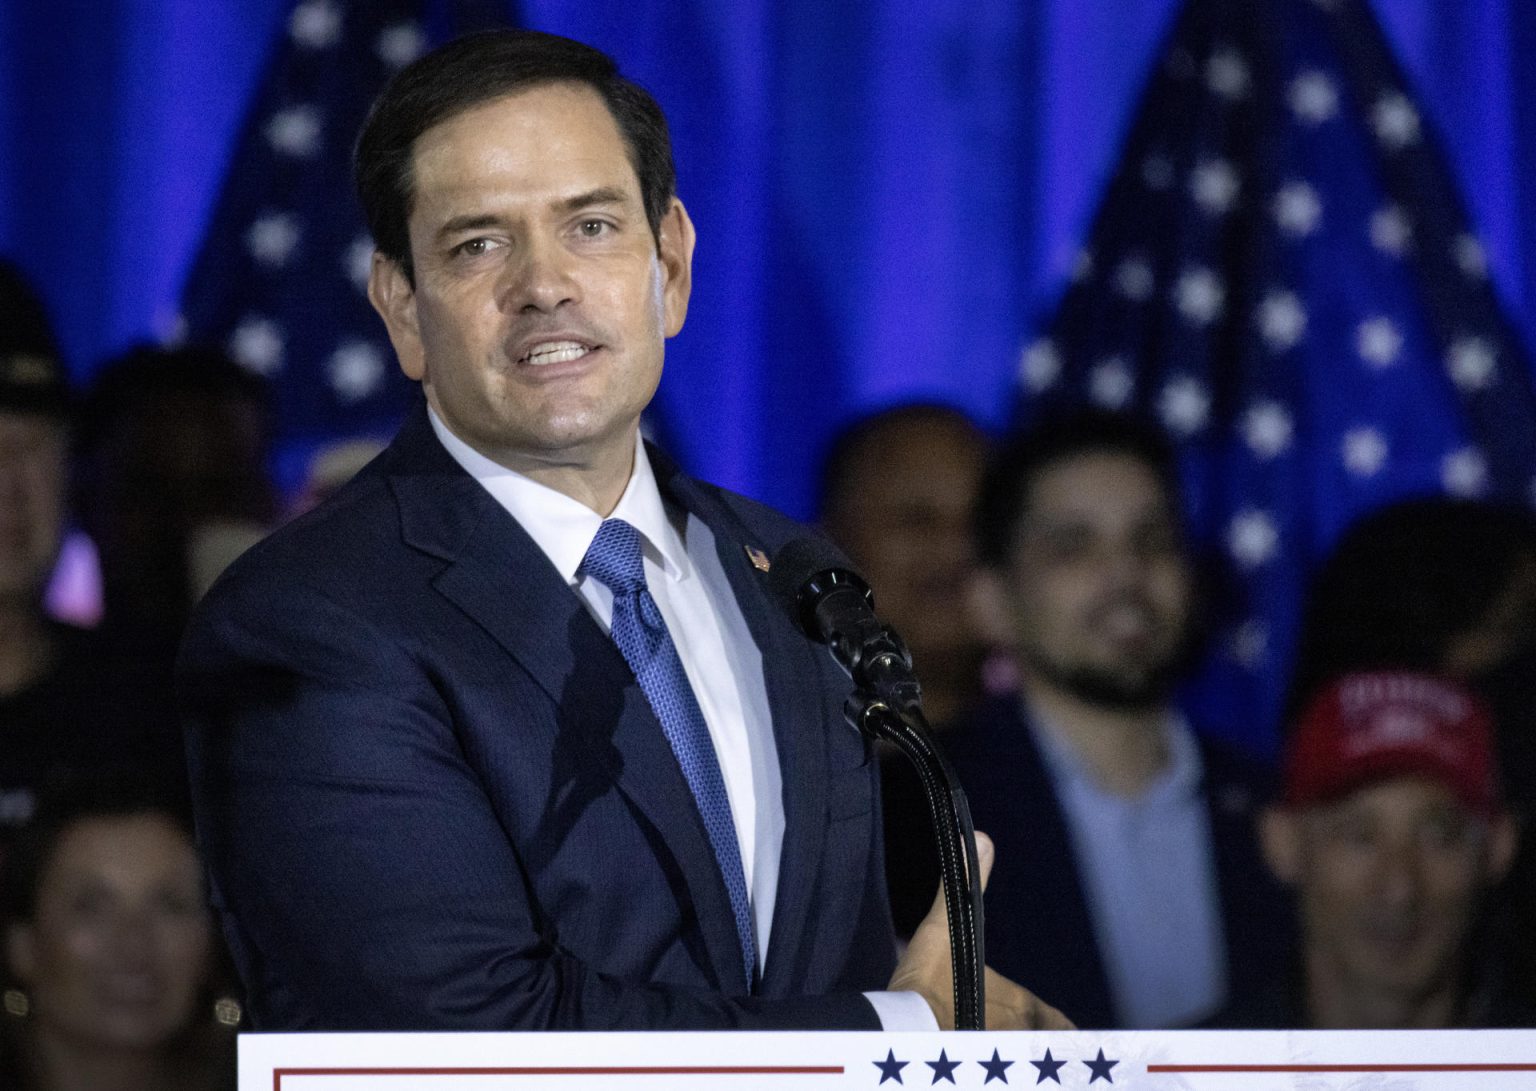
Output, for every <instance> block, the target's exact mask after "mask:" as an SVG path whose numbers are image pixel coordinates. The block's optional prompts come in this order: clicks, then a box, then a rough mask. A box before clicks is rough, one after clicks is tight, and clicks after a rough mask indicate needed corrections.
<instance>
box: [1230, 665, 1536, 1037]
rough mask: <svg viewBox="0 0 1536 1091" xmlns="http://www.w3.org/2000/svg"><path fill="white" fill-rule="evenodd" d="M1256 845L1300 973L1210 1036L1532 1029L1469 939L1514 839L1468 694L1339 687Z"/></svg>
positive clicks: (1300, 732)
mask: <svg viewBox="0 0 1536 1091" xmlns="http://www.w3.org/2000/svg"><path fill="white" fill-rule="evenodd" d="M1262 835H1263V845H1264V853H1265V856H1266V858H1267V859H1268V861H1269V864H1270V867H1271V868H1272V869H1273V870H1274V872H1275V874H1276V875H1278V876H1279V877H1280V879H1281V880H1283V881H1284V882H1285V883H1287V884H1288V885H1290V886H1291V887H1292V888H1293V889H1294V890H1295V891H1296V895H1297V900H1298V910H1299V913H1298V916H1299V923H1300V930H1301V934H1300V943H1299V955H1300V957H1299V960H1298V961H1299V965H1298V966H1297V973H1296V974H1295V976H1294V977H1293V979H1292V980H1291V981H1289V982H1285V983H1283V984H1280V985H1277V986H1276V987H1275V988H1273V989H1271V990H1269V991H1267V992H1265V993H1261V994H1258V995H1255V996H1249V997H1242V998H1239V1000H1238V1002H1237V1004H1235V1005H1234V1006H1233V1008H1232V1009H1231V1010H1230V1011H1229V1012H1228V1013H1227V1015H1226V1016H1225V1017H1224V1018H1221V1019H1218V1020H1217V1021H1216V1025H1219V1026H1247V1027H1261V1026H1262V1027H1311V1028H1319V1029H1350V1028H1354V1029H1371V1028H1405V1029H1419V1028H1433V1027H1496V1026H1531V1025H1536V1023H1533V1019H1536V1012H1532V1011H1531V1010H1529V1009H1528V1008H1526V1007H1525V1006H1523V1005H1521V1004H1519V1003H1517V1002H1516V1001H1514V999H1513V998H1511V997H1510V996H1509V995H1508V994H1507V993H1506V992H1505V991H1504V990H1503V989H1502V988H1501V987H1500V984H1499V982H1498V980H1497V978H1496V975H1494V974H1492V973H1490V972H1489V969H1490V968H1489V967H1487V966H1485V965H1483V963H1484V962H1485V961H1486V960H1485V959H1481V958H1479V952H1478V950H1477V946H1476V944H1475V943H1474V942H1473V940H1474V935H1475V933H1476V929H1477V924H1478V919H1479V910H1480V908H1481V906H1482V903H1483V900H1484V897H1485V895H1486V894H1487V893H1488V892H1489V890H1490V889H1491V888H1492V887H1494V886H1495V885H1496V884H1497V883H1498V882H1499V880H1500V879H1501V878H1502V877H1503V876H1504V873H1505V871H1506V870H1507V869H1508V867H1509V863H1510V860H1511V859H1512V857H1513V855H1514V850H1515V839H1516V832H1515V825H1514V822H1513V820H1512V819H1511V818H1510V817H1509V815H1508V813H1507V811H1506V810H1505V807H1504V804H1503V800H1502V798H1501V794H1500V788H1499V780H1498V771H1497V769H1496V767H1495V761H1494V756H1493V735H1492V728H1491V725H1490V721H1489V717H1488V713H1487V711H1486V710H1485V709H1484V708H1483V707H1482V705H1481V704H1480V703H1479V702H1478V700H1477V699H1476V698H1475V697H1473V696H1472V695H1471V694H1470V693H1468V692H1467V691H1466V690H1464V689H1462V688H1461V687H1459V686H1458V685H1456V684H1455V683H1452V682H1450V681H1447V680H1444V679H1440V678H1437V677H1434V676H1431V675H1425V674H1413V673H1408V672H1401V671H1397V672H1375V673H1365V674H1349V675H1345V676H1343V677H1342V678H1340V679H1338V680H1336V681H1335V682H1334V683H1333V684H1331V685H1329V686H1328V687H1327V688H1325V689H1324V690H1323V691H1322V692H1321V693H1320V694H1318V695H1317V696H1316V697H1315V698H1314V699H1313V700H1312V702H1311V703H1310V705H1308V707H1307V708H1306V710H1305V712H1304V713H1303V714H1302V717H1301V721H1300V723H1299V724H1298V725H1297V727H1296V730H1295V733H1294V734H1293V736H1292V738H1291V742H1290V746H1289V748H1288V752H1287V754H1286V762H1285V772H1284V795H1283V797H1282V799H1281V801H1280V802H1279V804H1278V805H1277V806H1275V807H1272V808H1270V809H1269V810H1268V811H1267V812H1266V814H1265V815H1264V818H1263V825H1262Z"/></svg>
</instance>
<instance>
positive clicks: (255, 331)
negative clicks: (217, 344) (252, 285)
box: [229, 318, 283, 376]
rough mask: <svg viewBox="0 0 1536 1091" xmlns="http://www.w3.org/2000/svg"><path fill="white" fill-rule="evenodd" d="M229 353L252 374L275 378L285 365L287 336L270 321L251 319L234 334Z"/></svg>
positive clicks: (236, 328) (231, 337) (236, 329)
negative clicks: (284, 356) (284, 347)
mask: <svg viewBox="0 0 1536 1091" xmlns="http://www.w3.org/2000/svg"><path fill="white" fill-rule="evenodd" d="M229 354H230V355H231V356H233V357H234V358H235V360H236V362H237V363H239V364H240V365H241V366H242V367H244V368H246V369H247V370H248V371H254V372H255V373H256V374H258V375H267V376H271V375H275V374H276V373H277V372H278V371H280V370H281V369H282V366H283V333H282V330H280V329H279V328H278V326H277V323H276V322H273V321H272V320H271V319H268V318H247V319H246V320H245V321H244V322H241V323H240V325H238V326H236V327H235V332H234V333H233V334H231V335H230V339H229Z"/></svg>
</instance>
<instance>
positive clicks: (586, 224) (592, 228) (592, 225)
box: [576, 220, 608, 239]
mask: <svg viewBox="0 0 1536 1091" xmlns="http://www.w3.org/2000/svg"><path fill="white" fill-rule="evenodd" d="M576 230H578V231H579V232H581V234H582V235H583V236H584V237H585V238H589V239H595V238H597V237H598V236H599V235H601V234H603V233H604V232H606V231H607V230H608V221H607V220H582V221H581V223H580V224H579V225H578V226H577V228H576Z"/></svg>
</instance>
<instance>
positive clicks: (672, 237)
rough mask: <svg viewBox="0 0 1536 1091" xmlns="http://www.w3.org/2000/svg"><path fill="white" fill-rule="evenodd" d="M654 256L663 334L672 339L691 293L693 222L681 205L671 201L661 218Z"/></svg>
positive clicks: (681, 203)
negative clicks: (659, 278) (659, 281)
mask: <svg viewBox="0 0 1536 1091" xmlns="http://www.w3.org/2000/svg"><path fill="white" fill-rule="evenodd" d="M660 227H661V230H660V232H659V237H658V239H657V245H656V249H657V253H658V254H659V255H660V257H661V276H662V285H661V298H662V305H663V307H664V308H665V321H666V334H667V336H668V337H672V336H675V335H676V334H677V332H678V331H679V330H681V329H682V328H683V319H685V318H687V317H688V297H689V295H691V294H692V292H693V244H694V241H695V239H694V231H693V221H692V220H691V219H689V218H688V210H687V209H686V208H684V207H683V202H681V201H679V200H678V199H677V198H676V197H674V198H672V206H671V207H670V208H668V209H667V213H666V215H665V216H663V217H662V218H661V225H660Z"/></svg>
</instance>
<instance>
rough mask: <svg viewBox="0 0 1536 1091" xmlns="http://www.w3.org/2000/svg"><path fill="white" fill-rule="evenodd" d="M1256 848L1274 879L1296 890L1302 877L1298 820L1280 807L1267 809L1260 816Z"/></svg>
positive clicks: (1299, 823)
mask: <svg viewBox="0 0 1536 1091" xmlns="http://www.w3.org/2000/svg"><path fill="white" fill-rule="evenodd" d="M1259 846H1260V848H1262V849H1263V850H1264V862H1265V863H1267V864H1268V865H1269V870H1270V871H1272V872H1274V874H1275V878H1277V879H1279V880H1280V881H1281V882H1282V883H1284V884H1285V885H1286V886H1295V885H1296V882H1297V880H1298V879H1300V877H1301V819H1300V818H1299V817H1298V816H1297V815H1296V814H1295V813H1294V812H1292V811H1288V810H1286V809H1284V808H1282V807H1266V808H1264V810H1263V812H1262V813H1261V814H1260V815H1259Z"/></svg>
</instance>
